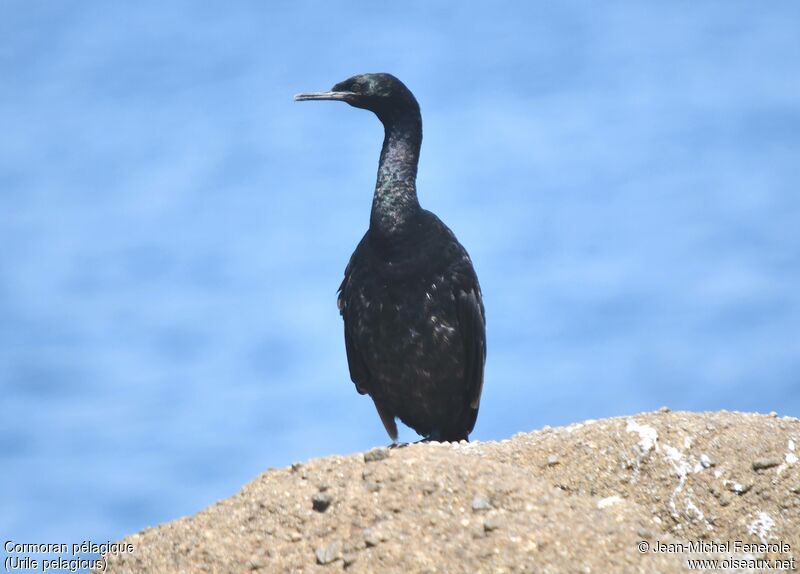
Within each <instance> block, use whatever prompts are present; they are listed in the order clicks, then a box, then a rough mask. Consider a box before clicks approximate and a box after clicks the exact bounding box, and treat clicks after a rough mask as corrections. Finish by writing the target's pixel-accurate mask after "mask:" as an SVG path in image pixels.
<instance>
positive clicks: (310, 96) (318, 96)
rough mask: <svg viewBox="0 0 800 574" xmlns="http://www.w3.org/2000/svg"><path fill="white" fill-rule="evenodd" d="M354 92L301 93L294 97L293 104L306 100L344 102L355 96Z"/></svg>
mask: <svg viewBox="0 0 800 574" xmlns="http://www.w3.org/2000/svg"><path fill="white" fill-rule="evenodd" d="M355 95H356V94H355V93H354V92H303V93H302V94H297V95H296V96H295V97H294V101H295V102H305V101H307V100H339V101H342V102H346V101H347V99H348V98H349V97H350V96H355Z"/></svg>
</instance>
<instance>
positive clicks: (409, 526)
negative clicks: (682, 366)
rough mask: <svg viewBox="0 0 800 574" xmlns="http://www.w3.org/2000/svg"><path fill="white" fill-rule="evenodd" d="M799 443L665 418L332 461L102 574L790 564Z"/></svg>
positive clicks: (266, 480) (764, 420)
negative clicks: (742, 548) (708, 544)
mask: <svg viewBox="0 0 800 574" xmlns="http://www.w3.org/2000/svg"><path fill="white" fill-rule="evenodd" d="M798 443H800V421H798V420H797V419H790V418H786V417H783V418H781V417H777V416H774V417H770V416H765V415H755V414H743V413H730V412H720V413H683V412H669V411H660V412H657V413H649V414H641V415H635V416H629V417H620V418H614V419H606V420H598V421H587V422H584V423H578V424H574V425H570V426H568V427H563V428H546V429H543V430H541V431H537V432H532V433H525V434H519V435H516V436H515V437H514V438H512V439H510V440H505V441H501V442H480V443H478V442H474V443H470V444H466V443H465V444H454V445H450V444H443V445H439V444H424V443H421V444H413V445H409V446H407V447H404V448H401V449H393V450H392V451H391V456H389V454H390V451H388V450H387V449H375V450H373V451H369V452H368V453H364V454H356V455H351V456H331V457H328V458H324V459H317V460H311V461H308V462H307V463H303V464H295V465H292V466H291V467H290V468H287V469H278V470H270V471H267V472H266V473H264V474H262V475H261V476H259V477H258V478H256V479H255V480H254V481H253V482H251V483H250V484H248V485H246V486H245V487H244V488H243V489H242V491H241V492H239V493H238V494H237V495H235V496H233V497H231V498H228V499H226V500H222V501H220V502H218V503H216V504H214V505H212V506H210V507H209V508H207V509H205V510H203V511H201V512H199V513H197V514H196V515H194V516H190V517H187V518H182V519H180V520H176V521H174V522H170V523H166V524H162V525H161V526H158V527H156V528H151V529H146V530H144V531H142V532H140V533H138V534H134V535H132V536H130V537H128V538H126V539H125V542H130V543H132V544H133V545H134V548H135V552H134V553H132V554H121V555H117V556H112V555H109V556H107V557H106V558H107V560H108V568H107V570H106V571H107V572H109V573H111V574H117V573H119V574H122V573H137V574H138V573H150V572H152V573H156V572H158V573H172V572H176V573H177V572H220V573H228V572H230V573H235V572H246V571H265V572H306V573H310V572H335V571H336V572H339V571H345V570H346V571H347V572H355V573H362V572H363V573H367V572H442V573H448V572H458V573H462V572H507V573H514V572H520V573H521V572H544V573H551V572H665V573H669V572H675V573H685V572H686V571H687V567H686V560H687V559H688V558H698V557H699V558H708V557H712V558H713V557H719V558H724V556H717V555H713V554H709V553H705V554H689V553H683V552H666V551H657V549H658V548H665V547H669V548H673V549H674V548H677V547H679V546H678V545H679V544H681V543H692V542H696V541H710V540H714V541H722V542H724V541H743V542H747V543H753V544H756V543H761V544H767V543H773V544H774V543H779V542H782V543H785V544H788V545H789V547H790V548H791V549H792V551H791V552H788V553H785V552H784V553H783V554H781V552H775V549H774V547H770V548H767V549H766V551H765V552H761V553H758V552H757V553H754V554H753V556H755V557H756V558H758V557H768V558H773V559H774V558H779V559H786V560H789V559H791V558H793V552H794V549H797V548H800V462H798V459H797V450H796V445H797V444H798ZM553 453H558V454H557V459H553V458H552V457H553V456H554V454H553ZM555 460H557V464H551V462H550V461H555ZM376 463H377V464H376ZM775 463H777V464H775ZM322 485H324V486H325V487H326V488H325V489H324V490H323V489H322V488H320V486H322ZM322 494H325V495H327V496H320V495H322ZM328 497H330V498H328ZM323 499H324V500H323ZM315 500H319V501H320V502H313V501H315ZM334 500H335V503H333V504H331V502H332V501H334ZM325 501H327V505H326V504H325ZM322 506H325V508H324V510H323V509H322ZM476 506H477V508H476ZM669 545H672V546H669ZM795 567H797V566H796V564H795Z"/></svg>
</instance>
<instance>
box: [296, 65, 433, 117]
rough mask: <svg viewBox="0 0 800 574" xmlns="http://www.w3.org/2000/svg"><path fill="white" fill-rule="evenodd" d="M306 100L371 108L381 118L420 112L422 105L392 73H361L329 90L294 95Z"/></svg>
mask: <svg viewBox="0 0 800 574" xmlns="http://www.w3.org/2000/svg"><path fill="white" fill-rule="evenodd" d="M294 99H295V101H296V102H302V101H306V100H336V101H341V102H347V103H348V104H350V105H351V106H353V107H356V108H361V109H364V110H370V111H372V112H374V113H375V115H377V116H378V117H379V118H380V119H381V121H385V120H388V119H391V118H392V117H393V116H396V115H398V114H404V113H409V112H411V113H414V112H416V113H417V114H418V113H419V104H418V103H417V100H416V98H414V94H412V93H411V90H409V89H408V88H407V87H406V86H405V84H403V82H401V81H400V80H398V79H397V78H395V77H394V76H393V75H391V74H359V75H358V76H353V77H352V78H348V79H346V80H344V81H343V82H339V83H338V84H336V85H335V86H333V88H331V90H330V91H328V92H304V93H302V94H297V95H296V96H295V97H294Z"/></svg>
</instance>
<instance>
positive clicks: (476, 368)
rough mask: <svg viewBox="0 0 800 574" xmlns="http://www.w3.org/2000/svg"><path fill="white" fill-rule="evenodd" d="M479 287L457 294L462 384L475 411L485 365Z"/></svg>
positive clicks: (483, 328) (481, 303)
mask: <svg viewBox="0 0 800 574" xmlns="http://www.w3.org/2000/svg"><path fill="white" fill-rule="evenodd" d="M483 313H484V311H483V301H482V299H481V291H480V287H478V286H477V285H476V286H475V287H474V288H473V289H470V290H469V291H460V292H459V294H458V324H459V327H460V330H461V338H462V340H463V341H464V382H465V383H466V387H467V397H468V398H469V406H470V407H471V408H473V409H475V410H477V409H478V406H479V405H480V402H481V391H482V390H483V366H484V364H485V363H486V320H485V319H484V315H483Z"/></svg>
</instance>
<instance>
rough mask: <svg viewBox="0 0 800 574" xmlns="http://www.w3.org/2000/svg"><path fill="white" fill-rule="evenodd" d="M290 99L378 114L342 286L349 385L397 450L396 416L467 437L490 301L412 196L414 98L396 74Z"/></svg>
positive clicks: (462, 253)
mask: <svg viewBox="0 0 800 574" xmlns="http://www.w3.org/2000/svg"><path fill="white" fill-rule="evenodd" d="M295 100H296V101H304V100H337V101H343V102H347V103H348V104H350V105H351V106H354V107H357V108H362V109H365V110H370V111H372V112H374V113H375V115H377V116H378V119H379V120H380V121H381V122H382V123H383V127H384V131H385V136H384V140H383V148H382V149H381V157H380V163H379V165H378V180H377V183H376V184H375V193H374V196H373V199H372V213H371V215H370V222H369V229H368V230H367V232H366V234H365V235H364V237H363V238H362V239H361V242H360V243H359V244H358V247H356V250H355V252H354V253H353V255H352V256H351V257H350V262H349V263H348V265H347V268H346V269H345V272H344V280H343V281H342V284H341V286H340V287H339V296H338V304H339V310H340V312H341V314H342V317H343V318H344V340H345V347H346V350H347V362H348V364H349V367H350V378H351V379H352V380H353V382H354V383H355V385H356V389H357V390H358V392H359V393H361V394H362V395H363V394H365V393H366V394H369V396H370V397H372V400H373V401H374V403H375V407H376V408H377V409H378V414H379V415H380V417H381V421H383V425H384V427H386V432H388V433H389V436H390V437H391V438H392V441H393V442H396V441H397V424H396V422H395V418H399V419H400V420H401V421H403V422H404V423H405V424H406V425H408V426H409V427H411V428H412V429H414V430H415V431H416V432H417V433H419V434H420V435H422V436H423V437H425V439H428V440H438V441H457V440H462V439H467V438H468V436H469V433H470V432H472V429H473V428H474V426H475V420H476V419H477V417H478V407H479V405H480V398H481V390H482V388H483V366H484V363H485V360H486V321H485V319H484V308H483V300H482V297H481V288H480V285H479V284H478V277H477V275H476V274H475V270H474V269H473V267H472V261H471V260H470V258H469V255H468V254H467V251H466V250H465V249H464V247H462V245H461V244H460V243H459V242H458V240H457V239H456V237H455V235H454V234H453V232H452V231H450V229H449V228H448V227H447V226H446V225H445V224H444V223H442V222H441V220H440V219H439V218H438V217H436V216H435V215H434V214H433V213H431V212H430V211H427V210H425V209H422V207H420V204H419V201H418V200H417V187H416V179H417V163H418V161H419V150H420V145H421V143H422V117H421V115H420V110H419V104H417V100H416V99H415V98H414V95H413V94H412V93H411V91H410V90H409V89H408V88H407V87H406V86H405V85H404V84H403V83H402V82H401V81H400V80H398V79H397V78H395V77H394V76H392V75H391V74H363V75H359V76H353V77H352V78H349V79H347V80H345V81H343V82H340V83H338V84H336V85H335V86H333V89H332V90H331V91H329V92H312V93H303V94H298V95H297V96H295Z"/></svg>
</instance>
